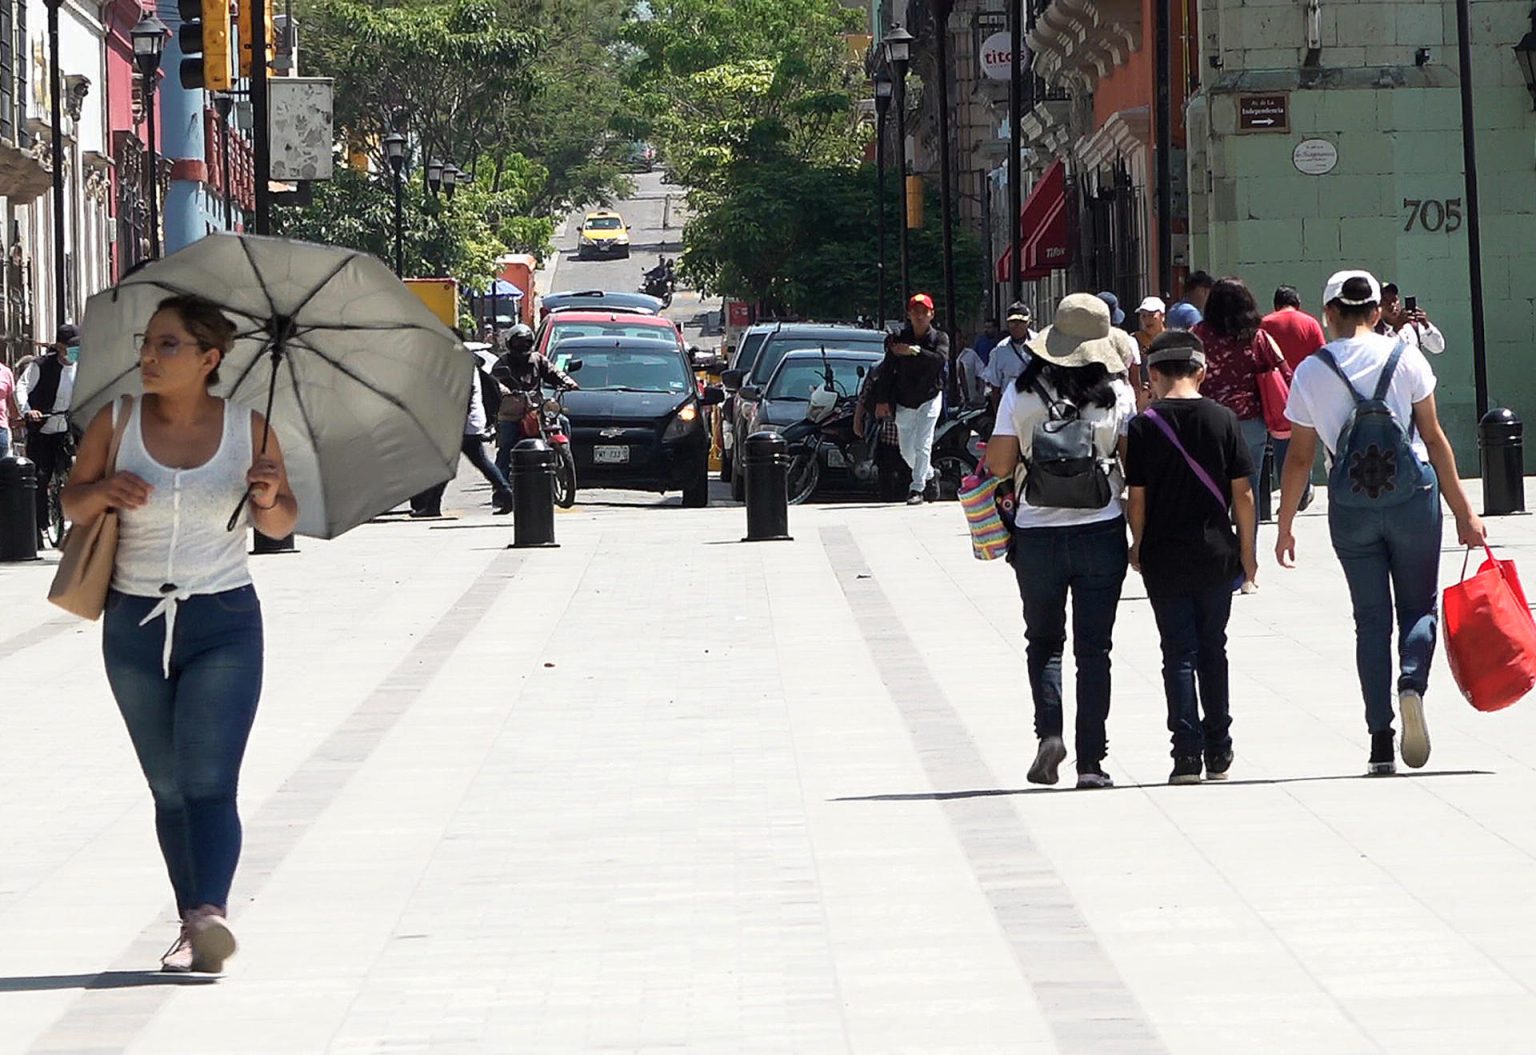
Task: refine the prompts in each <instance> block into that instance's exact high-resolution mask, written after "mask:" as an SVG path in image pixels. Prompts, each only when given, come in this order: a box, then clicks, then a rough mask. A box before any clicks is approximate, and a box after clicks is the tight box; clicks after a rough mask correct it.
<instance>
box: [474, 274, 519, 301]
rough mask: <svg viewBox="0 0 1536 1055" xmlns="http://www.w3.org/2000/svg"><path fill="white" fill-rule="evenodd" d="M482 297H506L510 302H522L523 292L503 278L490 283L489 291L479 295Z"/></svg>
mask: <svg viewBox="0 0 1536 1055" xmlns="http://www.w3.org/2000/svg"><path fill="white" fill-rule="evenodd" d="M480 295H481V296H482V297H508V298H510V299H512V300H522V299H523V296H524V294H523V291H522V290H520V289H518V288H517V287H516V286H514V285H513V284H512V283H510V282H508V281H507V280H506V279H504V278H498V279H497V280H496V281H494V282H492V283H491V286H490V288H489V289H487V290H486V291H485V292H484V293H482V294H480Z"/></svg>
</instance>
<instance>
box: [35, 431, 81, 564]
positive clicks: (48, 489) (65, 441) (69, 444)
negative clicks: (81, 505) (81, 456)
mask: <svg viewBox="0 0 1536 1055" xmlns="http://www.w3.org/2000/svg"><path fill="white" fill-rule="evenodd" d="M67 415H68V411H62V410H61V411H55V412H54V413H52V414H46V415H44V417H43V420H44V422H46V421H47V420H48V419H49V418H61V419H62V418H65V417H66V416H67ZM37 435H41V433H37ZM49 435H50V437H51V436H57V437H58V438H59V440H58V442H59V456H58V457H57V458H56V459H54V463H53V473H52V475H51V476H49V478H48V479H46V480H38V481H37V487H38V490H40V491H42V492H43V494H44V495H46V496H47V497H46V503H47V506H46V508H47V522H46V523H45V524H44V526H43V530H42V538H43V544H44V545H46V546H52V547H53V548H54V549H63V548H64V535H65V533H66V532H67V531H68V530H69V521H68V520H67V519H66V518H65V516H64V499H63V491H64V485H65V484H67V483H69V473H70V470H71V469H72V468H74V464H75V432H74V428H73V427H72V426H71V427H68V428H65V430H64V431H63V432H58V433H50V434H49ZM33 461H36V459H35V458H34V459H33Z"/></svg>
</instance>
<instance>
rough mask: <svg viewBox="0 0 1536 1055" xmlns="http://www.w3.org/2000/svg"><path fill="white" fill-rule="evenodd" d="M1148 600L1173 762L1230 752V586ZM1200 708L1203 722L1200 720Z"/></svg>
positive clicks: (1228, 584) (1225, 585) (1224, 584)
mask: <svg viewBox="0 0 1536 1055" xmlns="http://www.w3.org/2000/svg"><path fill="white" fill-rule="evenodd" d="M1151 600H1152V614H1153V615H1154V616H1155V617H1156V618H1157V632H1158V635H1159V636H1160V637H1161V638H1162V641H1163V691H1164V692H1165V693H1166V694H1167V697H1168V731H1169V732H1170V733H1172V734H1173V755H1174V757H1175V758H1178V757H1182V756H1189V755H1201V754H1204V755H1206V756H1211V755H1222V754H1225V753H1226V752H1228V751H1230V750H1232V735H1231V729H1232V711H1231V693H1230V689H1229V681H1228V677H1227V620H1228V619H1230V618H1231V616H1232V584H1231V583H1222V584H1221V585H1220V586H1213V587H1210V588H1209V589H1205V590H1198V591H1189V592H1187V593H1176V594H1168V595H1165V596H1162V597H1153V598H1151ZM1197 683H1198V686H1199V688H1198V691H1197V690H1196V685H1197ZM1202 710H1204V711H1205V720H1204V721H1201V719H1200V712H1201V711H1202Z"/></svg>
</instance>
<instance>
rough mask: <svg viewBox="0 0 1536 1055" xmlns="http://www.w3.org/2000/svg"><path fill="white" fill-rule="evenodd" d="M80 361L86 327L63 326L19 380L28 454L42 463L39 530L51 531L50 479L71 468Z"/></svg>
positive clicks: (20, 405) (18, 401)
mask: <svg viewBox="0 0 1536 1055" xmlns="http://www.w3.org/2000/svg"><path fill="white" fill-rule="evenodd" d="M79 361H80V331H79V330H78V329H76V328H75V327H74V326H72V325H70V324H69V323H65V324H64V325H63V326H60V327H59V330H58V333H57V334H56V335H55V338H54V342H53V345H52V347H51V348H49V350H48V354H47V355H41V356H38V357H37V358H35V359H33V360H32V361H31V362H30V363H28V364H27V366H26V368H25V369H24V370H22V372H21V377H20V378H19V379H18V380H17V383H16V397H15V398H16V402H17V404H18V405H19V407H20V409H21V417H22V420H23V421H24V422H25V423H26V427H27V457H28V458H29V459H31V460H32V462H33V464H34V465H36V466H37V496H36V498H37V530H38V533H39V534H42V533H43V532H46V531H47V529H48V481H49V480H51V479H52V478H53V475H54V473H56V472H67V471H68V470H69V441H70V434H69V419H68V418H67V417H65V415H66V414H67V413H68V411H69V408H70V404H71V400H72V399H73V397H74V391H75V373H76V370H77V369H78V367H77V364H78V363H79Z"/></svg>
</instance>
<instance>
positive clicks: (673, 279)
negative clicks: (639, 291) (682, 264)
mask: <svg viewBox="0 0 1536 1055" xmlns="http://www.w3.org/2000/svg"><path fill="white" fill-rule="evenodd" d="M641 277H642V279H643V280H644V282H645V289H644V292H646V293H651V294H653V295H654V294H665V293H667V292H669V291H670V290H671V289H673V288H674V287H675V285H676V283H677V265H676V264H675V263H674V262H673V261H671V260H668V259H667V258H666V257H665V256H658V257H657V258H656V266H655V267H653V268H651V269H650V270H649V271H647V272H646V273H645V274H644V275H643V276H641Z"/></svg>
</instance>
